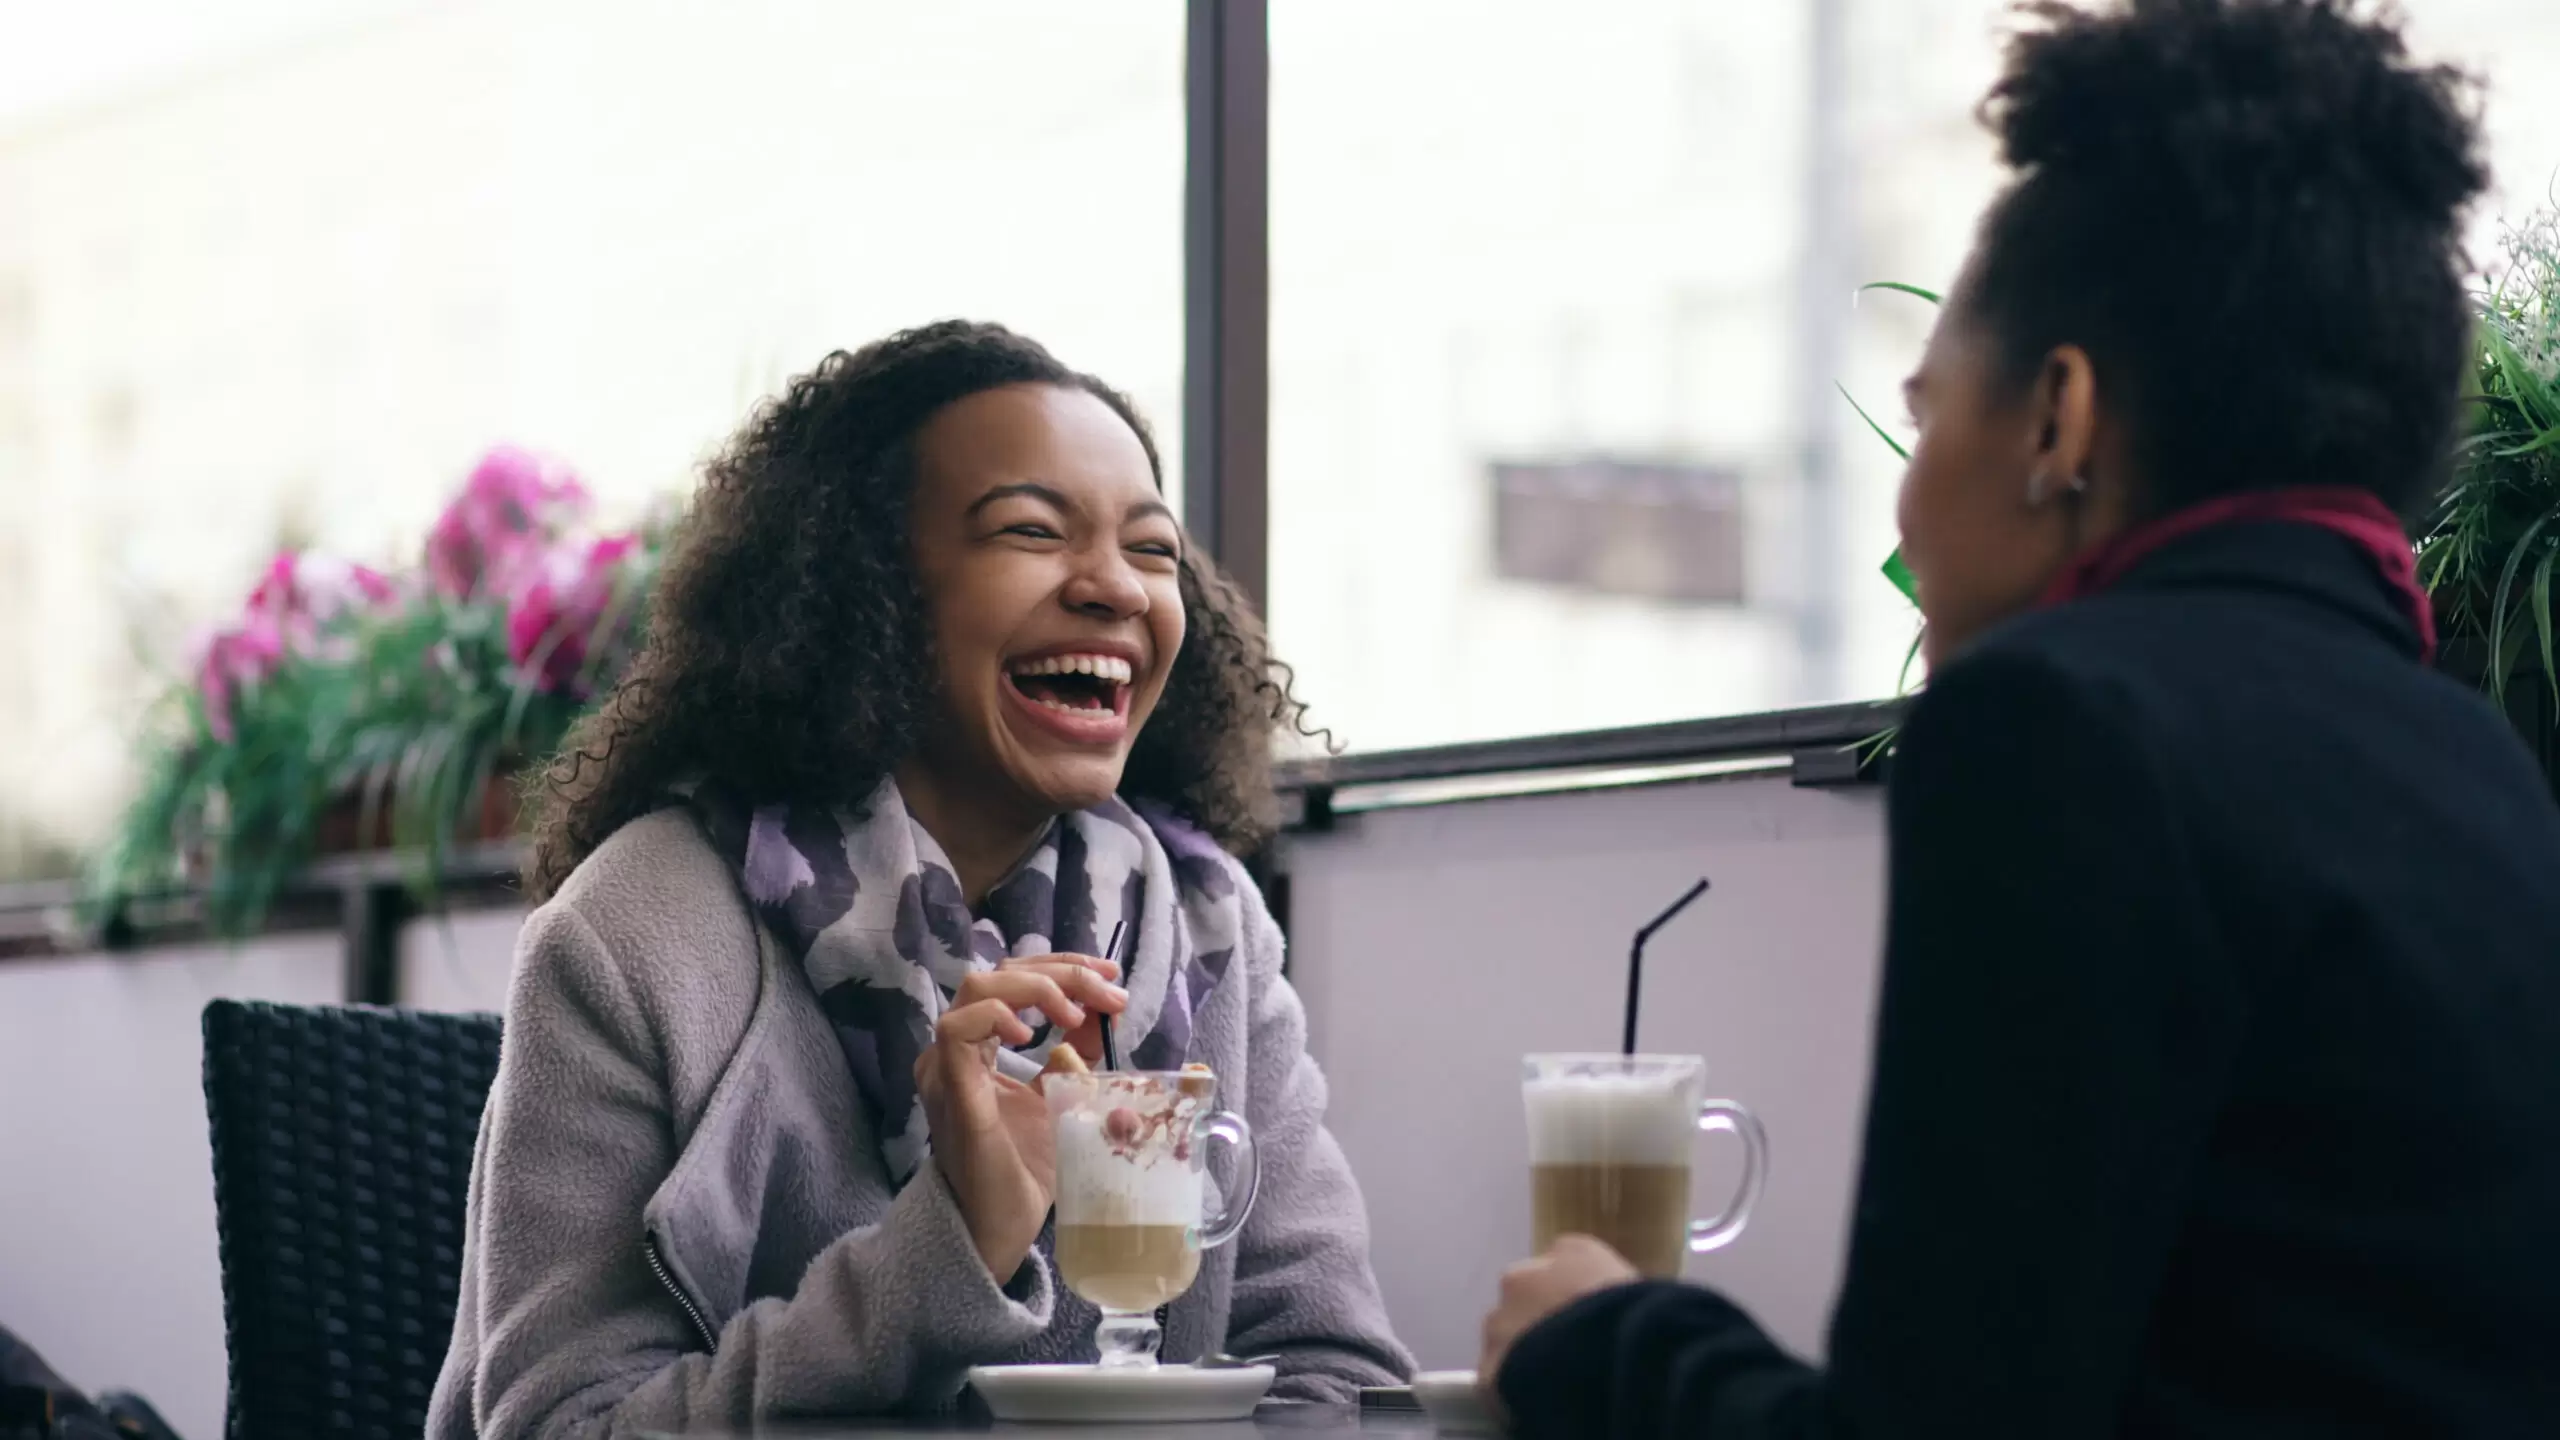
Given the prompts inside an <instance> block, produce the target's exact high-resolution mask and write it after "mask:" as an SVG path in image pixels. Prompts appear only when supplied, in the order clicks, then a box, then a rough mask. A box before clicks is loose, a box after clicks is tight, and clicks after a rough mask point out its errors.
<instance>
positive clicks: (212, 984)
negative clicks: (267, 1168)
mask: <svg viewBox="0 0 2560 1440" xmlns="http://www.w3.org/2000/svg"><path fill="white" fill-rule="evenodd" d="M342 980H343V968H342V962H341V960H340V951H339V947H338V937H337V935H336V934H335V933H334V932H332V933H328V934H318V935H291V936H282V937H278V938H275V939H271V940H264V941H261V942H259V943H257V944H254V945H249V946H245V947H243V948H241V949H238V950H226V949H221V948H215V947H190V948H186V949H172V950H151V951H145V952H143V953H141V954H138V955H132V956H111V955H85V956H71V957H66V958H63V959H60V960H43V961H15V960H13V961H10V962H9V963H8V964H6V965H0V1325H7V1326H8V1327H9V1328H10V1329H12V1330H14V1331H16V1332H17V1333H18V1334H19V1335H20V1336H21V1337H23V1338H24V1339H25V1340H27V1341H28V1343H30V1344H32V1345H34V1346H35V1347H36V1348H37V1349H38V1350H39V1351H41V1352H42V1353H43V1354H44V1356H45V1358H46V1359H48V1360H50V1361H52V1362H53V1365H54V1368H56V1369H58V1370H60V1371H61V1372H62V1373H63V1375H64V1377H65V1378H67V1379H69V1380H70V1381H71V1382H72V1383H73V1384H75V1385H78V1386H80V1387H81V1388H82V1389H84V1390H88V1391H91V1392H93V1393H94V1392H96V1391H98V1390H102V1389H128V1390H134V1391H138V1392H140V1393H141V1394H143V1395H145V1396H147V1397H149V1398H150V1400H151V1402H152V1404H154V1405H156V1406H158V1407H159V1409H160V1411H161V1413H162V1414H164V1415H166V1416H167V1417H168V1420H169V1423H170V1424H172V1425H174V1426H176V1427H177V1429H178V1433H180V1434H181V1435H184V1436H187V1437H188V1440H217V1437H219V1436H220V1435H221V1434H222V1408H223V1376H224V1360H223V1348H222V1268H221V1264H220V1261H219V1259H218V1258H217V1255H216V1252H215V1248H214V1235H213V1155H212V1146H211V1142H210V1141H209V1140H208V1139H207V1137H206V1132H205V1115H204V1080H203V1064H204V1044H203V1032H202V1030H201V1028H200V1025H201V1020H200V1017H201V1016H202V1014H203V1011H204V1006H205V1002H206V1001H208V1000H212V999H215V998H217V997H228V998H235V999H252V1000H283V1001H290V1002H292V1003H295V1004H321V1003H326V1002H329V1001H333V1000H335V999H337V998H338V996H339V993H340V985H341V983H342Z"/></svg>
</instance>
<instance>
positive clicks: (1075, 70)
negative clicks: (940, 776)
mask: <svg viewBox="0 0 2560 1440" xmlns="http://www.w3.org/2000/svg"><path fill="white" fill-rule="evenodd" d="M180 8H182V9H183V10H184V11H185V13H184V14H183V15H176V16H172V15H170V14H168V13H164V12H168V11H169V10H170V7H168V6H166V5H163V4H153V3H146V0H100V3H98V4H95V5H83V6H75V7H69V10H70V11H71V12H74V13H72V14H71V15H70V17H69V18H68V19H65V18H61V17H59V16H49V15H48V14H46V13H44V12H43V11H42V8H41V7H38V8H29V7H19V9H18V10H17V11H13V12H12V14H11V17H10V18H9V19H8V20H7V22H6V29H5V30H0V53H7V54H9V55H11V56H13V57H18V58H17V59H13V60H12V61H10V62H9V65H11V66H18V67H19V68H21V69H23V70H24V71H25V73H27V74H28V75H29V76H31V77H33V76H37V75H39V74H41V75H42V76H69V77H71V79H69V80H65V81H64V82H63V83H61V84H58V85H55V86H54V87H52V88H51V89H46V90H42V91H41V92H40V93H35V94H32V95H31V97H30V104H28V105H27V106H24V107H22V108H20V109H18V110H16V111H13V112H9V113H6V114H0V874H6V873H8V872H9V871H11V870H17V871H19V872H22V873H23V872H25V871H27V870H30V869H41V868H49V867H51V866H58V865H59V864H60V863H61V858H62V856H63V855H64V854H66V853H67V852H69V851H72V850H74V849H76V848H78V847H80V846H82V845H85V844H87V843H89V842H90V841H92V840H94V838H95V837H96V836H98V835H99V834H100V833H101V831H102V830H103V828H104V826H105V825H106V823H107V822H108V820H109V819H110V818H111V817H112V815H113V813H114V809H115V807H116V805H117V804H118V803H119V801H120V800H121V798H122V797H123V795H124V794H125V793H127V789H128V786H129V783H130V778H129V776H128V774H127V766H128V764H129V759H130V748H131V745H132V743H133V738H134V716H135V715H136V713H137V710H138V707H139V703H140V701H141V699H142V697H143V696H144V695H145V694H147V693H149V691H150V690H151V688H152V687H153V686H155V685H156V684H158V683H160V682H161V681H163V680H164V679H165V678H166V677H167V676H168V675H169V674H170V673H172V672H173V670H175V668H176V667H178V666H179V665H180V664H182V663H183V660H184V656H185V653H186V650H187V642H188V639H189V637H190V634H191V632H193V631H194V630H196V629H197V628H198V627H200V626H202V625H204V624H206V623H207V622H209V621H211V620H212V619H214V618H215V617H216V616H217V615H219V614H221V613H222V612H224V611H226V610H227V609H229V608H230V607H232V606H234V605H236V604H237V602H238V600H239V598H240V593H241V592H242V591H243V590H245V588H246V587H247V585H248V583H249V582H250V581H251V580H252V579H253V578H255V575H256V573H257V569H258V565H259V561H260V560H261V559H262V557H263V556H264V554H265V553H266V552H267V551H269V550H270V549H272V548H274V547H276V546H277V545H279V544H280V543H284V542H288V541H306V542H309V543H313V544H317V545H320V546H324V547H327V548H329V549H333V550H336V551H339V552H341V553H343V554H346V555H348V556H350V557H351V558H355V559H359V560H371V561H381V560H387V559H391V558H393V556H392V554H391V553H390V552H392V551H394V550H397V549H406V548H408V547H411V546H414V545H415V544H416V543H417V542H418V540H419V538H420V537H421V536H422V535H423V533H424V529H425V526H426V523H427V521H428V520H429V519H430V517H431V516H432V515H433V514H434V512H435V509H436V507H437V506H438V505H439V504H440V503H441V502H442V500H443V498H444V496H445V495H446V494H447V493H448V491H449V490H450V488H451V487H452V486H454V485H455V484H456V483H457V482H458V481H459V479H460V478H461V477H462V475H463V474H464V473H465V472H466V471H467V470H468V468H469V467H470V465H471V463H472V461H473V459H474V458H475V457H476V456H477V455H478V454H479V453H480V452H481V451H482V450H483V449H485V448H486V447H488V446H490V445H491V444H493V443H496V442H500V441H512V442H517V443H521V444H524V445H528V446H532V447H534V448H536V449H539V450H542V451H546V452H549V453H550V454H553V455H555V456H557V457H558V458H559V459H561V460H563V461H565V462H567V463H568V464H569V465H571V466H573V467H575V468H576V469H577V470H578V471H579V472H580V473H581V474H582V475H583V476H584V477H585V478H586V480H587V481H588V483H589V485H590V486H591V487H593V488H594V489H595V490H596V491H597V492H598V493H599V495H600V496H601V497H603V502H604V504H605V505H606V506H607V507H609V508H618V509H621V510H623V511H625V512H631V511H636V510H638V509H639V508H640V507H642V506H643V505H645V504H646V503H648V502H649V501H650V500H651V499H652V498H653V497H655V496H658V495H662V494H666V493H669V492H672V491H674V490H676V489H679V488H680V487H682V486H684V485H685V484H686V483H687V482H688V480H689V478H690V476H691V473H692V470H693V467H694V466H695V464H696V462H697V461H698V459H699V458H700V457H701V456H702V455H703V454H704V452H705V451H707V450H708V449H710V448H711V447H712V446H714V445H715V444H716V443H718V441H719V440H720V439H721V438H722V437H723V436H724V434H725V433H726V432H727V431H728V430H729V429H730V428H731V427H732V426H733V425H734V424H735V423H736V421H737V420H738V419H739V418H740V416H741V415H742V414H743V413H744V411H745V409H746V408H747V406H748V405H749V403H750V402H751V401H752V400H753V399H754V398H755V397H757V396H758V395H761V394H763V393H765V392H767V391H768V390H770V389H771V388H772V387H773V386H774V385H775V384H776V382H778V381H779V380H780V379H781V378H783V377H784V376H786V375H788V374H791V373H793V372H795V371H797V370H799V369H802V368H805V367H806V366H807V365H809V364H810V363H812V362H813V361H815V360H816V359H817V358H818V357H819V356H820V355H821V354H823V353H824V352H825V351H827V350H828V349H830V348H833V347H837V346H852V345H856V344H859V343H860V342H862V341H864V340H867V339H870V338H872V337H875V336H878V335H880V334H882V333H885V332H887V331H889V330H891V329H894V328H896V327H899V326H902V325H907V324H913V323H916V322H919V321H923V320H929V319H934V318H938V317H943V316H949V315H971V316H977V317H983V318H990V319H999V320H1003V321H1005V322H1007V323H1009V324H1012V325H1014V326H1015V327H1017V328H1019V329H1022V330H1024V331H1027V332H1029V333H1030V334H1032V335H1034V336H1037V337H1039V338H1040V339H1042V340H1044V341H1045V342H1047V343H1048V344H1050V345H1051V346H1052V347H1053V348H1055V349H1056V350H1057V351H1058V352H1059V353H1060V354H1061V355H1063V356H1064V357H1066V358H1067V359H1068V360H1069V361H1071V362H1072V363H1075V364H1077V365H1080V366H1082V367H1085V368H1087V369H1091V370H1094V371H1097V372H1099V373H1101V374H1103V375H1105V376H1107V377H1109V378H1110V379H1112V380H1113V381H1114V382H1116V383H1117V384H1119V385H1121V386H1122V387H1124V388H1126V389H1127V390H1129V391H1130V392H1131V393H1132V394H1133V395H1134V396H1135V397H1136V398H1137V400H1138V401H1139V403H1140V404H1141V405H1142V406H1143V407H1144V408H1145V409H1146V410H1147V411H1148V412H1149V413H1150V415H1151V416H1152V417H1153V418H1154V419H1155V421H1156V423H1157V425H1158V426H1159V427H1160V429H1161V430H1162V432H1163V438H1164V440H1165V447H1164V448H1165V453H1166V454H1167V455H1168V457H1176V458H1178V457H1179V456H1180V454H1181V443H1180V435H1179V433H1178V432H1179V426H1180V418H1181V417H1180V404H1181V397H1182V386H1181V371H1182V344H1183V322H1182V233H1183V232H1182V185H1183V14H1182V11H1181V9H1180V7H1179V6H1177V5H1174V4H1170V3H1151V4H1131V5H1078V6H1060V5H1055V4H1049V3H1045V0H934V3H931V4H921V3H911V0H747V3H730V0H724V3H720V4H702V5H694V4H624V3H614V0H506V3H493V4H467V5H450V4H423V3H409V4H393V3H380V0H372V3H366V4H363V5H352V6H351V5H345V4H341V3H340V0H204V3H203V4H201V5H196V6H189V7H180ZM93 12H94V13H93ZM21 17H23V18H21ZM73 21H77V22H79V23H77V24H74V23H72V22H73ZM181 21H183V22H184V23H183V24H181V23H179V22H181ZM163 22H166V24H165V25H164V23H163ZM171 28H174V29H175V30H177V31H180V32H184V38H188V39H189V40H190V43H193V44H195V46H196V48H195V50H193V51H187V50H186V49H185V47H184V46H183V45H176V46H175V51H174V53H173V44H174V42H169V41H167V39H166V37H165V36H164V35H163V33H162V32H163V31H164V30H167V29H171ZM102 47H103V49H102ZM101 53H103V54H104V55H105V57H106V58H107V59H108V60H109V61H113V60H115V59H117V58H118V57H122V58H125V59H129V60H132V61H134V62H135V63H134V64H130V65H122V66H119V65H117V64H114V63H105V64H86V65H85V66H84V62H91V61H96V60H97V59H98V58H99V56H100V54H101ZM37 56H42V57H45V63H44V64H42V65H37V64H35V63H34V61H33V59H32V57H37ZM21 61H24V62H25V63H24V64H23V65H21V63H20V62H21ZM0 73H7V71H6V70H5V69H0ZM84 77H85V78H84ZM74 82H78V83H74ZM12 93H16V92H12ZM1174 488H1175V493H1177V494H1179V492H1180V487H1179V483H1178V477H1177V483H1176V485H1175V487H1174Z"/></svg>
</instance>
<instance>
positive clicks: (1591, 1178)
mask: <svg viewBox="0 0 2560 1440" xmlns="http://www.w3.org/2000/svg"><path fill="white" fill-rule="evenodd" d="M1523 1098H1524V1099H1525V1100H1526V1101H1527V1103H1528V1107H1529V1223H1530V1229H1531V1231H1532V1232H1533V1234H1532V1239H1533V1242H1534V1244H1535V1247H1536V1248H1537V1249H1538V1250H1544V1249H1546V1248H1547V1246H1548V1245H1549V1244H1551V1243H1553V1242H1554V1240H1555V1238H1556V1237H1557V1236H1559V1235H1589V1236H1592V1237H1594V1238H1595V1239H1598V1240H1601V1241H1604V1242H1606V1243H1607V1244H1608V1246H1609V1248H1610V1249H1612V1250H1615V1251H1617V1252H1618V1253H1619V1254H1621V1255H1624V1256H1625V1257H1627V1263H1629V1264H1631V1265H1633V1266H1635V1267H1636V1268H1637V1269H1638V1270H1641V1271H1643V1272H1644V1273H1645V1274H1647V1275H1654V1276H1662V1277H1670V1276H1675V1275H1678V1274H1679V1273H1680V1262H1681V1259H1682V1257H1683V1256H1684V1255H1686V1254H1687V1252H1688V1248H1689V1150H1690V1145H1691V1139H1692V1137H1693V1136H1695V1135H1696V1134H1697V1133H1698V1131H1697V1114H1698V1102H1697V1098H1696V1087H1695V1086H1694V1085H1683V1084H1681V1083H1679V1081H1678V1080H1677V1079H1676V1078H1648V1077H1641V1076H1623V1075H1609V1076H1579V1077H1556V1078H1550V1079H1546V1080H1541V1081H1533V1082H1531V1083H1530V1085H1529V1086H1528V1088H1527V1089H1526V1090H1525V1091H1524V1092H1523Z"/></svg>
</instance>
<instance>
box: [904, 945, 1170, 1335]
mask: <svg viewBox="0 0 2560 1440" xmlns="http://www.w3.org/2000/svg"><path fill="white" fill-rule="evenodd" d="M1119 974H1120V967H1119V966H1117V965H1114V964H1112V963H1111V962H1110V961H1108V960H1095V959H1091V958H1088V957H1086V956H1081V955H1044V956H1041V957H1039V958H1037V959H1031V960H1008V961H1006V962H1005V963H1004V965H1003V966H1001V967H1000V968H997V969H994V970H979V971H975V972H972V973H971V974H970V976H969V977H968V978H967V979H965V980H963V981H961V982H960V990H959V993H958V994H956V995H954V996H952V997H951V1005H950V1007H949V1008H948V1009H945V1010H944V1011H943V1012H942V1018H941V1019H939V1020H937V1021H935V1022H934V1035H933V1044H931V1045H930V1046H928V1047H926V1049H925V1052H924V1054H922V1055H920V1056H917V1057H916V1090H917V1093H918V1094H919V1095H921V1096H922V1097H923V1099H924V1110H925V1123H926V1124H927V1125H929V1126H930V1127H931V1135H932V1141H933V1163H934V1164H936V1165H938V1166H940V1167H941V1169H942V1178H943V1179H944V1181H945V1182H946V1183H948V1184H949V1185H950V1186H951V1193H952V1195H953V1196H954V1197H955V1198H957V1199H958V1201H959V1202H960V1215H961V1218H962V1219H964V1220H966V1221H967V1222H968V1225H969V1238H970V1239H971V1240H972V1241H974V1242H976V1244H977V1247H978V1258H979V1259H981V1260H984V1261H985V1262H986V1265H987V1273H988V1274H990V1275H992V1276H994V1277H995V1279H996V1283H997V1284H999V1285H1002V1284H1005V1283H1007V1282H1009V1281H1010V1280H1011V1279H1012V1278H1013V1274H1014V1272H1015V1271H1017V1270H1020V1269H1021V1268H1022V1261H1023V1257H1025V1256H1027V1255H1029V1254H1030V1253H1031V1247H1032V1245H1033V1243H1034V1242H1036V1241H1038V1240H1039V1238H1040V1227H1041V1225H1042V1224H1043V1223H1044V1222H1046V1221H1047V1219H1048V1217H1049V1204H1050V1200H1051V1197H1052V1196H1053V1194H1054V1193H1055V1190H1056V1186H1057V1157H1056V1149H1055V1144H1054V1141H1053V1140H1052V1138H1051V1136H1050V1133H1049V1110H1048V1106H1047V1104H1046V1103H1045V1102H1043V1101H1042V1100H1041V1098H1040V1092H1039V1091H1037V1090H1034V1089H1033V1088H1031V1087H1030V1086H1028V1085H1025V1084H1023V1083H1022V1082H1021V1081H1019V1080H1009V1079H1006V1078H1005V1077H1004V1076H1002V1075H999V1074H997V1073H996V1052H997V1050H998V1048H999V1047H1001V1046H1004V1045H1019V1044H1022V1043H1023V1042H1025V1041H1027V1040H1029V1039H1030V1038H1031V1027H1029V1026H1027V1025H1025V1024H1023V1023H1022V1017H1021V1016H1020V1015H1018V1014H1016V1013H1015V1012H1016V1011H1020V1010H1036V1011H1039V1012H1040V1013H1041V1014H1043V1015H1046V1016H1048V1017H1049V1020H1050V1022H1051V1023H1052V1024H1055V1025H1057V1026H1058V1027H1059V1028H1061V1029H1063V1030H1066V1031H1068V1032H1070V1033H1071V1034H1072V1033H1074V1032H1076V1031H1079V1030H1081V1029H1083V1028H1084V1027H1085V1025H1086V1024H1087V1023H1088V1021H1089V1020H1090V1018H1091V1017H1092V1016H1093V1015H1094V1014H1096V1013H1102V1014H1118V1013H1119V1012H1120V1011H1121V1010H1122V1009H1124V1008H1125V1007H1126V1006H1127V1005H1128V1003H1129V993H1128V992H1127V991H1125V990H1122V989H1121V988H1120V987H1119V986H1117V985H1114V984H1112V983H1111V981H1112V980H1113V979H1116V978H1117V977H1118V976H1119ZM1062 1043H1063V1042H1062Z"/></svg>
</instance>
